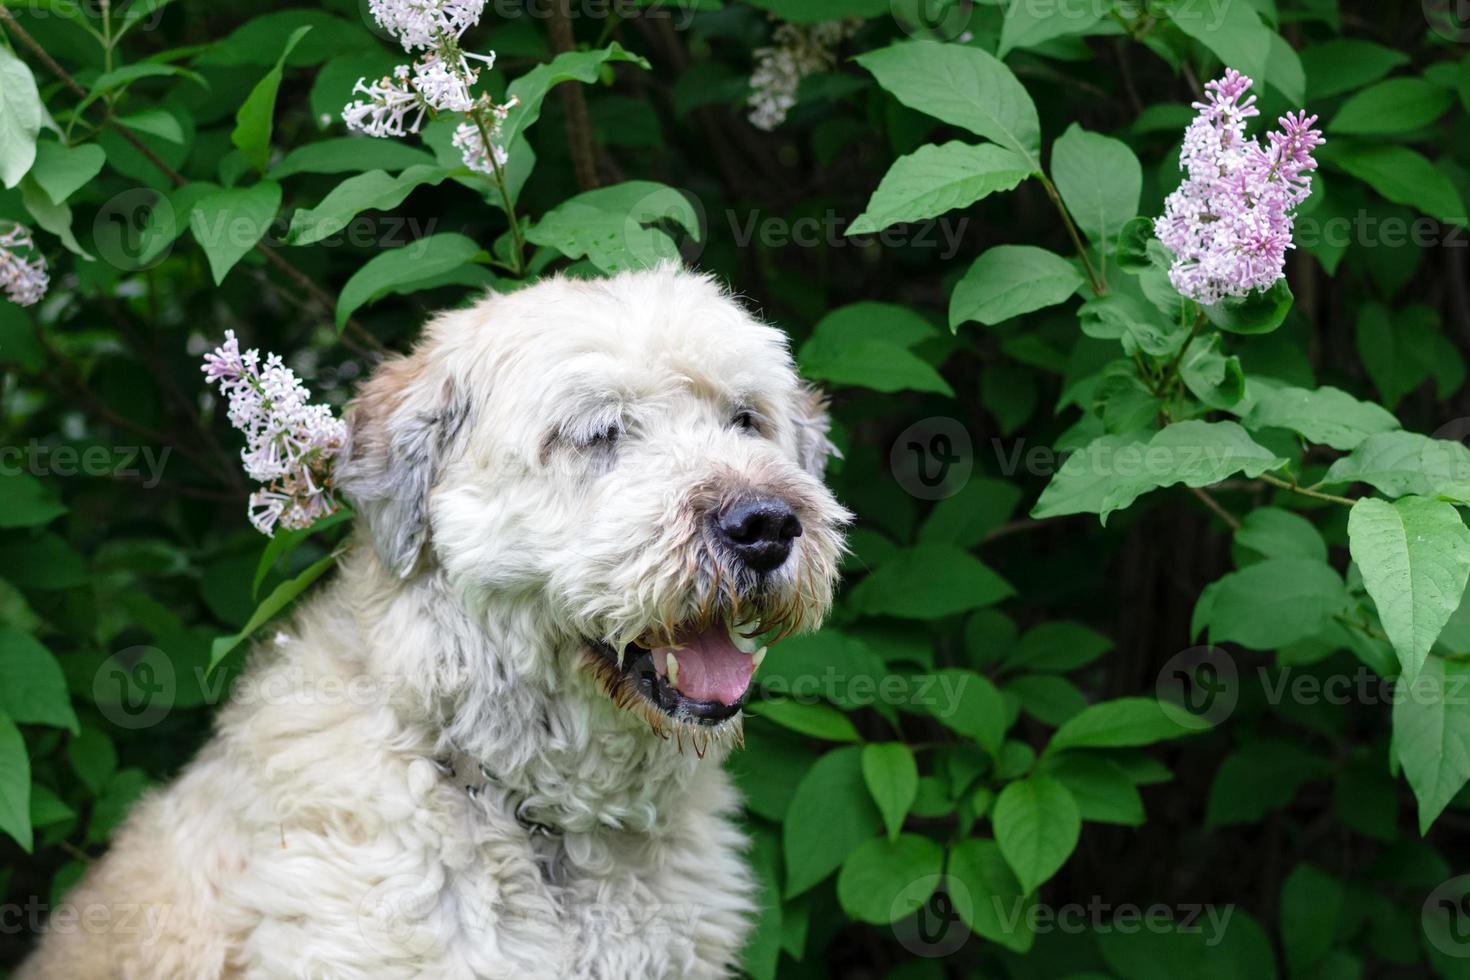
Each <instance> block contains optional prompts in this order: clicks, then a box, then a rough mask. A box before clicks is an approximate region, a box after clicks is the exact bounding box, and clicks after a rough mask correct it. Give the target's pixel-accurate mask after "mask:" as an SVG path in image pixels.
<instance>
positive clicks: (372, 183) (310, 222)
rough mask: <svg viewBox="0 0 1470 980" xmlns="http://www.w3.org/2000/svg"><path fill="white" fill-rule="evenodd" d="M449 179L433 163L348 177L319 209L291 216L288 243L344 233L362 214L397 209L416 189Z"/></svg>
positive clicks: (315, 208)
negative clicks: (393, 174)
mask: <svg viewBox="0 0 1470 980" xmlns="http://www.w3.org/2000/svg"><path fill="white" fill-rule="evenodd" d="M448 176H449V172H448V171H446V170H441V169H440V168H439V167H437V166H434V165H432V164H417V165H415V166H412V167H409V168H408V169H407V170H405V171H403V173H401V174H399V175H398V176H397V177H394V176H392V175H390V174H389V173H387V171H383V170H369V171H368V172H367V173H365V174H359V175H357V176H356V177H348V178H347V179H346V180H344V181H342V183H340V184H338V185H337V186H336V187H334V188H332V191H331V193H329V194H328V195H327V196H326V197H325V198H323V199H322V202H321V203H320V204H318V205H317V206H316V207H314V208H310V209H302V210H299V211H297V212H296V213H295V214H293V215H291V228H290V230H289V231H288V232H287V233H286V241H287V242H289V243H290V244H292V245H310V244H312V243H313V242H319V241H321V240H322V239H324V238H330V237H332V236H333V235H337V234H340V233H341V232H342V230H343V229H344V228H346V227H347V225H348V222H350V221H351V220H352V219H353V218H354V217H356V216H357V215H359V214H361V213H362V212H364V211H387V210H389V209H390V208H396V207H398V205H400V204H402V203H403V200H404V198H406V197H408V195H409V194H411V193H413V191H414V189H415V188H418V187H420V186H423V185H425V184H427V185H428V186H430V187H435V186H438V185H439V184H441V183H443V182H444V178H445V177H448Z"/></svg>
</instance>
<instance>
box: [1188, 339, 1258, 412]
mask: <svg viewBox="0 0 1470 980" xmlns="http://www.w3.org/2000/svg"><path fill="white" fill-rule="evenodd" d="M1179 377H1180V378H1181V379H1183V381H1184V387H1186V388H1188V389H1189V392H1190V394H1192V395H1194V397H1196V398H1198V399H1199V400H1200V401H1202V402H1204V403H1205V404H1206V405H1208V406H1210V407H1211V408H1217V409H1220V410H1222V411H1225V410H1229V409H1231V408H1234V407H1235V406H1236V405H1238V404H1239V403H1240V400H1241V399H1242V398H1244V397H1245V371H1244V370H1242V369H1241V366H1240V358H1239V357H1236V356H1235V355H1234V354H1232V355H1231V356H1229V357H1226V356H1225V355H1224V354H1222V353H1220V335H1219V334H1218V333H1211V334H1210V335H1209V336H1207V337H1195V338H1194V339H1193V340H1191V341H1190V342H1189V346H1188V347H1186V348H1185V349H1184V357H1183V358H1182V359H1181V360H1180V361H1179Z"/></svg>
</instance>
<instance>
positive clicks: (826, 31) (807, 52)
mask: <svg viewBox="0 0 1470 980" xmlns="http://www.w3.org/2000/svg"><path fill="white" fill-rule="evenodd" d="M857 25H858V22H856V21H853V20H829V21H823V22H822V23H819V24H781V25H780V26H778V27H777V28H776V30H775V31H774V32H773V33H772V35H771V40H772V41H773V42H774V43H773V44H772V45H771V46H770V47H767V48H756V50H755V57H756V64H755V70H754V71H753V72H751V73H750V99H749V101H748V104H749V106H750V122H751V124H752V125H753V126H755V127H756V128H757V129H764V130H768V131H769V130H772V129H775V128H776V127H777V126H779V125H781V124H782V123H783V122H785V121H786V114H787V113H788V112H790V111H791V107H792V106H794V105H796V89H797V86H799V85H800V84H801V80H802V79H803V78H805V77H806V76H808V75H811V74H813V73H815V72H819V71H825V70H827V69H829V68H831V67H832V66H833V65H835V64H836V63H837V56H836V54H835V52H834V49H835V48H836V47H837V45H839V44H841V43H842V42H843V41H844V40H845V39H847V38H848V37H851V36H852V34H853V32H854V31H855V30H856V29H857Z"/></svg>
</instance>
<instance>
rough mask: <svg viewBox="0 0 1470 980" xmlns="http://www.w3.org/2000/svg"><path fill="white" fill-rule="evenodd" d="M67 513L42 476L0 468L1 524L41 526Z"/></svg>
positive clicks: (1, 526)
mask: <svg viewBox="0 0 1470 980" xmlns="http://www.w3.org/2000/svg"><path fill="white" fill-rule="evenodd" d="M65 513H66V506H65V505H64V504H62V503H61V501H59V500H57V499H55V498H54V497H52V496H51V494H50V492H49V491H48V490H47V489H46V487H45V485H44V484H43V483H41V481H40V480H37V479H36V478H35V477H33V476H31V475H30V474H28V473H7V472H5V471H4V470H3V469H0V528H7V527H42V526H44V525H46V524H50V523H51V522H52V521H54V520H55V519H56V518H58V517H60V516H61V515H62V514H65Z"/></svg>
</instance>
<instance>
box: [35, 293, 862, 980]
mask: <svg viewBox="0 0 1470 980" xmlns="http://www.w3.org/2000/svg"><path fill="white" fill-rule="evenodd" d="M348 416H349V426H350V433H351V434H350V437H349V443H350V445H349V446H348V448H347V450H346V451H345V453H344V457H343V460H342V462H341V463H339V466H338V473H337V477H338V480H339V483H340V487H341V489H342V491H343V492H344V493H345V494H346V495H347V496H348V497H349V498H351V500H352V501H353V503H354V504H355V505H356V508H357V512H358V515H359V524H360V526H361V530H360V531H359V532H358V533H359V539H358V540H357V541H356V542H355V543H354V545H353V546H352V547H351V548H350V549H349V550H348V551H347V553H346V554H345V555H344V556H343V557H342V559H341V562H340V570H339V572H338V574H337V576H336V579H335V581H334V582H332V583H331V584H330V585H328V586H326V587H325V588H323V589H322V590H321V591H320V592H319V594H318V595H316V596H315V597H313V598H312V599H311V600H310V601H309V602H308V603H306V604H305V605H304V607H303V608H302V610H301V612H300V613H299V614H298V615H297V616H296V617H295V620H294V622H293V623H292V625H291V626H290V628H289V630H288V631H287V632H284V633H281V634H279V635H277V636H276V637H275V639H274V641H273V642H270V643H267V644H265V645H263V646H262V647H261V648H259V649H257V650H256V651H254V653H253V655H252V658H251V661H250V663H249V666H248V667H247V669H246V673H245V674H244V675H243V677H244V678H246V679H249V680H251V681H252V682H253V683H252V685H251V689H252V690H254V691H257V692H259V696H257V697H253V698H251V699H249V700H248V701H241V700H237V701H235V702H234V703H232V704H230V705H229V706H228V707H226V708H225V709H224V710H223V711H221V713H220V715H219V720H218V732H217V734H216V736H215V738H214V739H213V741H211V742H210V743H209V745H208V746H206V747H205V749H204V750H203V751H202V752H201V753H200V755H199V757H198V758H197V759H196V760H195V761H194V762H193V763H192V764H191V765H190V766H189V767H188V768H187V769H186V770H185V771H184V772H183V773H182V775H180V777H179V778H178V779H177V780H176V781H175V782H174V783H173V784H172V785H170V786H169V787H167V788H166V789H164V790H162V791H161V792H158V793H156V794H154V795H152V796H150V797H148V798H146V799H145V800H144V801H142V802H140V803H139V804H138V805H137V806H136V807H135V808H134V810H133V812H132V814H131V815H130V816H129V818H128V820H127V822H126V823H125V824H124V826H123V827H122V828H121V829H120V830H119V832H118V833H117V835H116V838H115V840H114V842H113V845H112V849H111V851H110V853H109V854H108V855H107V856H106V857H105V858H104V859H102V860H101V861H99V862H98V863H97V865H96V867H94V868H93V869H92V870H91V871H90V872H89V873H88V874H87V876H86V877H85V878H84V879H83V881H82V883H81V884H80V885H78V886H77V888H76V889H75V890H74V891H73V892H72V893H71V894H70V895H69V896H68V897H67V904H68V906H70V907H72V908H73V909H74V910H75V913H74V917H73V918H72V920H71V927H70V928H66V929H62V928H60V927H59V926H57V925H56V924H55V923H53V927H52V928H51V929H50V930H49V931H48V934H47V936H46V937H45V939H44V940H43V942H42V945H41V947H40V949H39V951H38V952H37V953H36V955H35V956H34V957H33V958H32V960H31V961H30V962H29V963H28V964H27V965H26V966H25V967H23V968H22V969H21V971H20V973H19V977H21V978H25V980H36V978H48V980H49V978H55V980H89V978H99V977H109V978H111V977H117V978H128V980H133V978H157V980H202V978H225V977H228V978H272V980H276V978H285V977H303V978H305V977H310V978H339V977H342V978H348V977H360V978H373V980H391V978H400V977H402V978H409V977H421V978H433V980H455V978H471V977H473V978H489V977H495V978H507V980H510V978H514V980H520V978H526V977H534V978H542V977H544V978H564V977H588V978H607V980H612V978H635V977H636V978H645V977H649V978H653V977H663V978H701V977H721V976H727V975H729V974H730V973H731V972H732V970H733V969H734V964H735V963H736V961H737V959H738V955H739V951H740V947H741V944H742V942H743V941H744V939H745V936H746V934H747V931H748V929H749V926H750V923H751V915H752V912H753V907H752V884H751V880H750V877H749V875H748V872H747V870H746V869H745V867H744V865H743V863H742V860H741V850H742V847H743V844H744V842H743V841H742V839H741V835H740V833H739V832H738V830H737V829H736V826H735V825H734V823H733V813H734V811H735V809H736V807H737V801H736V799H735V796H734V793H733V791H732V789H731V787H730V784H729V780H728V778H727V776H726V775H725V773H724V772H723V770H722V769H721V767H720V761H721V760H722V759H723V757H724V755H725V754H726V752H727V751H728V748H729V745H730V743H731V742H732V741H735V740H738V737H739V725H740V718H739V707H740V705H741V704H742V702H743V699H744V697H745V694H746V691H747V687H748V685H749V684H750V682H751V677H752V674H753V672H754V670H755V668H756V666H758V663H759V659H760V654H759V653H758V652H755V653H753V652H752V650H753V648H752V647H751V646H749V645H747V644H746V643H745V642H744V640H743V639H741V638H740V637H738V636H734V635H733V634H734V633H735V632H737V631H739V632H743V633H750V634H755V633H762V634H765V633H772V632H774V633H784V632H788V631H790V630H794V629H804V628H809V627H812V626H815V625H816V624H817V622H818V621H819V620H820V618H821V617H822V615H823V614H824V612H825V611H826V609H827V607H828V605H829V603H830V600H831V593H832V588H833V583H834V580H835V577H836V564H837V560H838V557H839V554H840V552H841V548H842V545H841V536H840V528H841V526H842V525H843V524H844V523H845V522H846V520H847V519H848V515H847V513H846V512H845V511H844V510H843V509H842V508H841V507H840V506H838V504H837V503H836V502H835V501H834V499H833V498H832V496H831V494H830V493H829V492H828V491H827V490H826V488H825V487H824V486H823V485H822V483H821V480H820V474H821V471H822V468H823V464H824V461H825V457H826V455H827V453H828V451H829V450H830V444H829V443H828V441H827V437H826V419H825V416H824V414H823V412H822V409H821V405H820V401H819V399H818V398H817V397H816V395H815V393H814V392H812V391H811V390H810V389H808V388H806V387H805V386H804V385H802V384H801V383H800V382H799V381H798V379H797V377H796V374H795V372H794V370H793V367H792V361H791V357H790V355H789V353H788V351H787V347H786V342H785V339H784V337H783V335H782V334H781V333H780V332H779V331H777V330H775V329H772V328H771V327H768V326H765V325H762V324H760V323H758V322H756V321H755V320H753V319H752V318H751V317H749V316H748V315H746V314H745V313H744V312H743V311H742V310H741V309H740V308H739V307H738V306H737V305H736V304H735V303H734V302H732V301H731V300H730V299H729V298H727V297H726V296H725V295H724V294H723V293H722V292H721V291H720V290H719V289H718V288H717V287H716V286H714V285H713V284H711V282H710V281H709V280H708V279H705V278H700V277H696V276H693V275H690V274H687V273H683V272H679V271H676V270H674V269H672V268H665V269H661V270H658V271H654V272H645V273H635V274H627V275H622V276H619V277H617V278H614V279H609V280H605V281H596V282H579V281H574V280H568V279H556V280H551V281H547V282H543V283H541V284H539V285H536V286H533V287H530V288H528V289H525V290H522V291H520V292H517V293H512V294H509V295H503V296H495V297H492V298H490V299H487V300H485V301H484V302H483V303H481V304H480V305H478V306H475V307H473V308H471V309H467V310H462V311H456V312H452V313H447V314H445V315H442V316H440V317H439V318H438V319H436V320H435V321H434V322H433V323H431V324H430V325H429V327H428V329H427V331H426V335H425V337H424V339H423V341H422V342H421V343H420V344H419V345H418V347H417V348H416V349H415V351H414V352H413V354H411V355H410V356H408V357H403V358H399V359H395V360H391V361H389V362H387V363H385V364H383V365H382V366H381V367H380V368H379V369H378V371H377V373H376V374H375V375H374V376H373V377H372V378H371V379H370V380H369V381H368V382H367V384H366V386H365V387H364V388H363V390H362V392H361V393H360V394H359V396H358V398H357V399H356V401H355V402H354V403H353V405H352V406H351V408H350V411H349V413H348ZM369 538H370V539H371V544H369V543H368V539H369ZM776 655H777V656H779V653H778V654H776ZM272 692H274V693H272ZM89 916H91V918H90V922H91V923H92V927H89V926H88V921H89V918H88V917H89ZM53 919H55V916H53Z"/></svg>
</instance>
